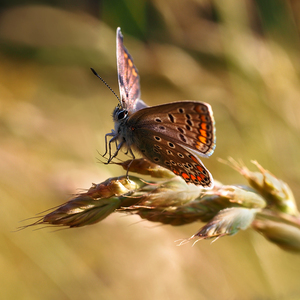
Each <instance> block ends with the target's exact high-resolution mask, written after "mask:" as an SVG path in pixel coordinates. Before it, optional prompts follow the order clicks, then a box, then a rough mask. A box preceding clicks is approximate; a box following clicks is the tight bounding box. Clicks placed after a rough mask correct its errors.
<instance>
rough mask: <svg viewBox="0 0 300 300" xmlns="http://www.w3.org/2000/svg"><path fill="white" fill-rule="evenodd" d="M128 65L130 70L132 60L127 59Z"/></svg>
mask: <svg viewBox="0 0 300 300" xmlns="http://www.w3.org/2000/svg"><path fill="white" fill-rule="evenodd" d="M128 64H129V67H130V68H132V66H133V63H132V60H131V59H128Z"/></svg>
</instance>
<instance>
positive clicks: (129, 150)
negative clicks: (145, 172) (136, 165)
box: [126, 148, 135, 179]
mask: <svg viewBox="0 0 300 300" xmlns="http://www.w3.org/2000/svg"><path fill="white" fill-rule="evenodd" d="M128 152H129V153H130V154H131V156H132V160H131V162H130V163H129V164H128V167H127V171H126V177H127V179H128V178H129V177H128V173H129V169H130V166H131V164H132V163H133V161H134V160H135V155H134V154H133V152H132V150H131V148H127V153H128ZM127 153H126V154H127Z"/></svg>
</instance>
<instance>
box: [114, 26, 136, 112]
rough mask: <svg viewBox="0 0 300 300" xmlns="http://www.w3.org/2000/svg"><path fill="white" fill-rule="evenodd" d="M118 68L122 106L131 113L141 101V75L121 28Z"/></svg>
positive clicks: (119, 33) (118, 42)
mask: <svg viewBox="0 0 300 300" xmlns="http://www.w3.org/2000/svg"><path fill="white" fill-rule="evenodd" d="M117 68H118V82H119V89H120V95H121V105H122V108H123V109H126V110H127V111H128V112H129V113H130V112H133V111H135V107H136V104H137V101H138V100H139V99H140V83H139V74H138V70H137V68H136V67H135V66H134V63H133V59H132V57H131V55H130V54H129V53H128V51H127V49H126V48H125V47H124V45H123V35H122V33H121V29H120V28H118V29H117Z"/></svg>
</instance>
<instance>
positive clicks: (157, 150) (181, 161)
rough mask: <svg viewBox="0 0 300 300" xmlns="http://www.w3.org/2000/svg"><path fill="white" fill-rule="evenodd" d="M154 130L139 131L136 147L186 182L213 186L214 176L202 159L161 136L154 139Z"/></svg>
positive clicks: (148, 157) (208, 186)
mask: <svg viewBox="0 0 300 300" xmlns="http://www.w3.org/2000/svg"><path fill="white" fill-rule="evenodd" d="M153 134H154V132H153V131H152V130H149V129H146V130H143V134H141V132H137V136H136V139H137V140H136V143H135V146H137V147H134V148H138V150H139V152H141V153H142V154H143V156H145V157H146V158H147V159H148V160H150V161H151V162H154V163H156V164H158V165H160V166H162V167H165V168H167V169H169V170H171V171H172V172H173V173H174V174H176V175H178V176H181V177H182V178H183V179H184V180H185V181H186V182H188V183H194V184H195V185H201V186H203V187H204V188H211V187H212V186H213V178H212V176H211V174H210V173H209V171H208V170H207V169H206V168H205V166H204V165H203V164H202V162H201V161H200V159H199V158H198V157H196V156H195V155H193V154H192V153H191V152H190V151H189V149H187V148H185V147H183V146H182V145H179V144H175V143H172V142H170V141H169V140H166V139H164V138H162V137H161V138H160V139H159V140H155V141H154V140H153V138H152V137H153Z"/></svg>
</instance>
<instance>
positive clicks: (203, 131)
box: [199, 129, 207, 137]
mask: <svg viewBox="0 0 300 300" xmlns="http://www.w3.org/2000/svg"><path fill="white" fill-rule="evenodd" d="M199 132H200V134H201V135H202V136H205V137H207V132H206V130H203V129H199Z"/></svg>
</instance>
